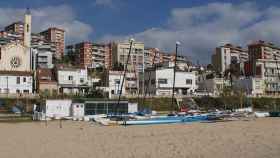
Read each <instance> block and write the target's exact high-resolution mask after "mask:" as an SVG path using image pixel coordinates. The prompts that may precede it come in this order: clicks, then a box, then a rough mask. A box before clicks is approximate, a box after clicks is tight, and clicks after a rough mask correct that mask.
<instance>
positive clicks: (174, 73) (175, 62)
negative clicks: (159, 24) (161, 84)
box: [171, 42, 180, 108]
mask: <svg viewBox="0 0 280 158" xmlns="http://www.w3.org/2000/svg"><path fill="white" fill-rule="evenodd" d="M179 45H180V42H176V51H175V59H174V60H175V61H174V67H173V86H172V98H171V106H172V108H173V107H174V91H175V76H176V66H177V54H178V46H179Z"/></svg>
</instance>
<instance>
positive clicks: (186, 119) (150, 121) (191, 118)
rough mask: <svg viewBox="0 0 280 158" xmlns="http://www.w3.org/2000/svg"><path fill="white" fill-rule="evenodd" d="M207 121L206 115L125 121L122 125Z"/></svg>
mask: <svg viewBox="0 0 280 158" xmlns="http://www.w3.org/2000/svg"><path fill="white" fill-rule="evenodd" d="M207 119H208V116H207V115H197V116H167V117H161V118H152V119H144V120H128V121H125V122H124V124H125V125H153V124H172V123H186V122H196V121H205V120H207Z"/></svg>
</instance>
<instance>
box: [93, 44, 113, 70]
mask: <svg viewBox="0 0 280 158" xmlns="http://www.w3.org/2000/svg"><path fill="white" fill-rule="evenodd" d="M108 51H109V48H108V45H106V44H97V43H92V64H91V67H92V68H97V67H105V58H106V53H108ZM108 60H109V59H108Z"/></svg>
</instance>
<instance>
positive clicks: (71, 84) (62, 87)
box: [57, 67, 91, 94]
mask: <svg viewBox="0 0 280 158" xmlns="http://www.w3.org/2000/svg"><path fill="white" fill-rule="evenodd" d="M57 81H58V87H59V92H60V93H66V94H75V93H85V92H86V91H88V89H89V87H90V86H91V82H90V80H89V78H88V72H87V69H83V68H68V67H67V68H63V67H61V68H58V70H57Z"/></svg>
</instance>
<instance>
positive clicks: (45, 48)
mask: <svg viewBox="0 0 280 158" xmlns="http://www.w3.org/2000/svg"><path fill="white" fill-rule="evenodd" d="M31 51H32V55H33V65H34V68H48V69H52V68H53V67H54V65H53V54H54V51H53V50H52V47H51V45H50V44H41V45H40V44H38V45H33V46H32V49H31Z"/></svg>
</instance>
